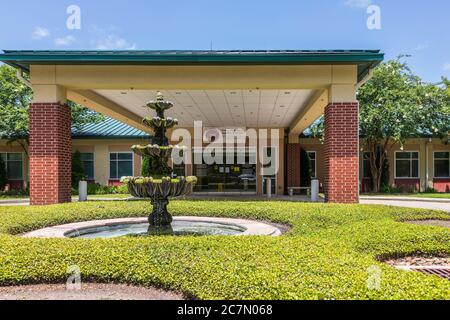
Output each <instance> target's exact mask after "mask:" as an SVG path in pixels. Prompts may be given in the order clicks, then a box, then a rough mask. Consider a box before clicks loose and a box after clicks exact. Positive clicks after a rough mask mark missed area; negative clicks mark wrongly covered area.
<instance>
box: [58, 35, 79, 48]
mask: <svg viewBox="0 0 450 320" xmlns="http://www.w3.org/2000/svg"><path fill="white" fill-rule="evenodd" d="M75 41H76V39H75V37H73V36H71V35H68V36H65V37H61V38H56V39H55V41H54V43H55V46H57V47H67V46H70V45H71V44H73V43H74V42H75Z"/></svg>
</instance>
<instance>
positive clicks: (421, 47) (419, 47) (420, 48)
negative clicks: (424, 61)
mask: <svg viewBox="0 0 450 320" xmlns="http://www.w3.org/2000/svg"><path fill="white" fill-rule="evenodd" d="M429 47H430V45H429V44H428V43H420V44H418V45H417V47H415V48H414V50H415V51H423V50H426V49H428V48H429Z"/></svg>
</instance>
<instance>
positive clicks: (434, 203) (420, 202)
mask: <svg viewBox="0 0 450 320" xmlns="http://www.w3.org/2000/svg"><path fill="white" fill-rule="evenodd" d="M186 199H194V200H217V201H221V200H235V201H240V200H256V201H257V200H267V198H266V197H262V196H211V195H208V196H199V195H193V196H190V197H188V198H186ZM125 200H131V199H120V198H118V199H116V198H92V199H91V201H125ZM272 200H274V201H294V202H310V200H309V198H308V197H306V196H294V197H289V196H276V197H273V198H272ZM73 201H74V202H75V201H77V199H76V198H73ZM321 201H323V200H321ZM361 204H375V205H387V206H394V207H406V208H421V209H431V210H442V211H447V212H450V199H432V198H414V197H383V196H361ZM27 205H30V201H29V199H10V200H0V206H27Z"/></svg>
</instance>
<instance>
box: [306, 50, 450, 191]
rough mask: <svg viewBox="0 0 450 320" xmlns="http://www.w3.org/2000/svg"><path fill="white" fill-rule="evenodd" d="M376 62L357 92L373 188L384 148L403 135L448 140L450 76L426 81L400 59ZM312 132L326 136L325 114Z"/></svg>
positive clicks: (379, 178) (377, 185) (379, 177)
mask: <svg viewBox="0 0 450 320" xmlns="http://www.w3.org/2000/svg"><path fill="white" fill-rule="evenodd" d="M403 58H404V57H399V58H397V59H395V60H391V61H387V62H385V63H382V64H381V65H380V66H378V67H377V68H376V69H375V71H374V74H373V77H372V78H371V79H370V80H369V81H368V82H367V83H366V84H365V85H363V86H362V87H361V88H360V89H359V90H358V93H357V97H358V101H359V103H360V134H361V137H362V138H361V145H362V146H363V147H364V148H365V149H366V150H367V151H368V152H370V167H371V174H372V177H373V186H372V187H373V191H375V192H378V191H379V190H380V186H381V184H382V180H383V171H385V170H383V167H384V166H385V163H386V159H387V152H388V151H390V150H391V149H392V148H393V147H394V146H395V145H398V144H399V145H400V146H401V147H402V148H403V145H404V143H405V141H406V139H410V138H417V137H424V136H427V137H430V138H439V139H442V140H443V141H444V142H445V143H448V142H449V134H450V81H449V80H448V79H445V78H444V79H442V83H441V84H431V83H425V82H423V81H422V79H420V78H419V77H418V76H416V75H414V73H413V72H412V71H411V69H410V68H409V66H408V64H407V63H406V62H405V61H403V60H404V59H403ZM310 133H311V136H313V137H316V138H320V139H323V138H324V121H323V117H322V118H321V119H319V120H318V121H316V122H315V123H314V124H313V125H312V127H311V128H310Z"/></svg>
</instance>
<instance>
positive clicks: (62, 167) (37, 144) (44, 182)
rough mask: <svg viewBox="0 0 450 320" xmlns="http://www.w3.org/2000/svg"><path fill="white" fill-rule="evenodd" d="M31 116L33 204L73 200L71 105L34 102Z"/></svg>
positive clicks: (31, 197) (31, 190)
mask: <svg viewBox="0 0 450 320" xmlns="http://www.w3.org/2000/svg"><path fill="white" fill-rule="evenodd" d="M29 117H30V151H29V153H30V201H31V205H48V204H56V203H64V202H70V201H71V195H70V190H71V165H72V164H71V162H72V137H71V128H70V127H71V115H70V109H69V107H68V106H66V105H61V104H59V103H34V104H31V105H30V110H29Z"/></svg>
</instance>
